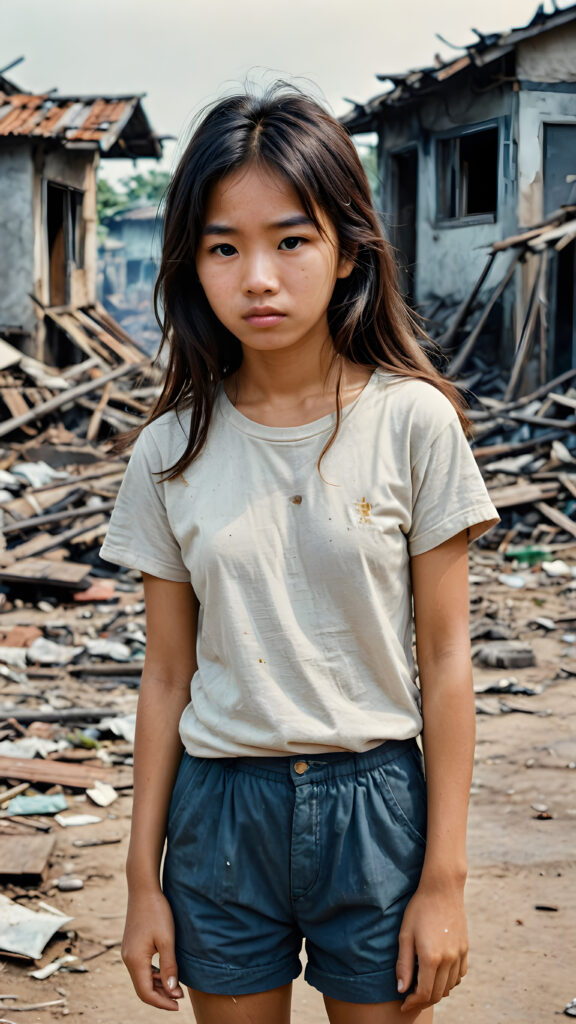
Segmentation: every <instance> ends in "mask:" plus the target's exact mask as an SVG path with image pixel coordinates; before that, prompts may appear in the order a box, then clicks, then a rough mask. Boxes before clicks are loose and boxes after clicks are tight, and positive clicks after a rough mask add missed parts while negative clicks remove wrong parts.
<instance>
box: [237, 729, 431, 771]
mask: <svg viewBox="0 0 576 1024" xmlns="http://www.w3.org/2000/svg"><path fill="white" fill-rule="evenodd" d="M414 749H416V750H417V749H418V747H417V743H416V740H415V738H411V739H407V740H386V741H385V742H384V743H380V744H379V745H378V746H377V747H372V748H371V749H370V750H364V751H362V752H361V753H357V752H355V751H346V750H343V751H327V752H326V753H321V754H289V755H280V756H279V757H226V758H218V763H219V764H220V765H221V766H222V767H223V768H224V769H229V770H231V771H240V772H247V773H249V774H251V775H259V776H260V777H262V778H264V777H267V778H270V777H276V778H277V777H278V776H285V777H288V778H289V777H292V779H295V776H296V779H295V781H296V780H297V779H298V777H300V778H301V779H302V780H303V781H304V776H307V779H306V781H308V779H309V778H310V775H313V776H315V777H317V776H318V774H321V775H323V776H324V777H332V778H333V777H335V776H338V775H354V774H355V773H356V772H358V771H366V770H370V769H371V768H378V767H379V766H380V765H383V764H386V762H387V761H393V760H394V759H395V758H397V757H400V756H401V755H402V754H406V753H408V752H409V751H410V750H414ZM314 769H315V770H314Z"/></svg>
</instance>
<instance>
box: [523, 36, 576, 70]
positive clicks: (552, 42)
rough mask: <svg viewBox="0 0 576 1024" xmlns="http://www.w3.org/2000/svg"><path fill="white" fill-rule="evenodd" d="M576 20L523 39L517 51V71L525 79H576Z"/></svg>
mask: <svg viewBox="0 0 576 1024" xmlns="http://www.w3.org/2000/svg"><path fill="white" fill-rule="evenodd" d="M575 54H576V24H574V23H573V24H571V25H563V26H562V27H561V28H556V29H552V30H551V31H550V32H545V33H543V35H541V36H536V37H535V38H533V39H526V40H525V42H523V43H520V44H519V46H518V49H517V51H516V75H517V77H518V78H519V79H520V80H521V81H528V82H576V60H575V59H574V56H575Z"/></svg>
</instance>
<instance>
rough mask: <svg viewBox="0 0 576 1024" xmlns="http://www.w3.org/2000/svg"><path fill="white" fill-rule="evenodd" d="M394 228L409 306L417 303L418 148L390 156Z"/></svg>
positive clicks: (393, 234) (392, 234)
mask: <svg viewBox="0 0 576 1024" xmlns="http://www.w3.org/2000/svg"><path fill="white" fill-rule="evenodd" d="M390 159H391V177H392V226H391V241H392V245H393V246H394V248H395V249H396V258H397V262H398V267H399V283H400V290H401V292H402V294H403V296H404V298H405V299H406V301H407V302H408V303H409V304H410V305H414V302H415V298H416V296H415V290H416V258H417V250H418V238H417V227H416V216H417V204H418V150H417V148H416V147H415V146H413V147H411V148H410V149H407V150H404V151H403V152H400V153H393V154H392V155H391V158H390Z"/></svg>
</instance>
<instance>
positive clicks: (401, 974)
mask: <svg viewBox="0 0 576 1024" xmlns="http://www.w3.org/2000/svg"><path fill="white" fill-rule="evenodd" d="M413 974H414V938H413V936H412V935H411V934H410V933H406V934H403V933H402V932H400V936H399V940H398V960H397V961H396V979H397V983H398V991H399V992H400V993H401V992H406V991H407V990H408V989H409V988H410V985H411V984H412V976H413Z"/></svg>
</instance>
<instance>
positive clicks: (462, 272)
mask: <svg viewBox="0 0 576 1024" xmlns="http://www.w3.org/2000/svg"><path fill="white" fill-rule="evenodd" d="M474 33H475V35H476V37H477V38H476V41H475V42H474V43H473V44H472V45H468V46H464V47H457V48H456V49H458V50H459V53H458V55H457V56H456V57H455V58H454V59H453V60H450V61H448V62H445V61H444V60H443V59H442V58H441V57H440V56H437V57H436V58H435V59H434V63H433V64H432V65H431V66H428V67H423V68H417V69H415V70H410V71H407V72H403V73H401V74H395V73H385V74H379V75H377V76H376V77H377V78H378V79H379V80H380V81H383V82H388V83H389V85H390V87H389V88H388V90H387V91H386V92H383V93H380V94H378V95H377V96H375V97H374V98H373V99H370V100H369V101H368V102H366V103H355V104H354V108H353V110H352V111H351V112H350V113H349V114H347V115H345V116H344V117H343V118H342V121H343V123H344V124H345V125H346V127H347V128H348V130H349V131H350V132H351V133H352V134H354V135H358V134H361V133H367V132H376V133H377V136H378V177H379V190H378V191H379V194H378V202H379V206H380V208H381V210H382V211H384V214H383V215H384V218H385V221H386V223H387V227H388V232H389V236H390V239H391V241H392V243H393V245H394V246H395V247H396V249H397V250H398V252H399V255H400V260H401V265H402V267H401V276H402V286H403V290H404V292H405V294H406V295H407V296H408V298H409V300H410V301H411V303H412V304H413V305H414V306H415V308H416V309H417V310H418V311H420V312H421V313H422V314H423V315H424V316H426V317H427V318H429V319H428V323H427V327H429V328H430V330H431V332H432V333H433V335H435V336H436V337H437V338H440V339H441V340H442V343H443V347H444V348H445V349H446V351H447V352H448V354H449V356H454V355H456V353H457V351H458V348H459V346H460V344H461V343H462V342H463V340H464V339H465V338H466V336H467V335H469V334H470V332H471V330H472V329H473V328H474V326H475V324H474V316H475V314H476V320H478V319H479V318H480V316H481V315H482V314H483V310H485V309H486V306H487V305H488V306H489V310H488V315H484V316H483V321H482V324H481V329H480V331H479V332H477V337H476V338H475V339H474V340H475V341H478V340H479V341H480V346H479V347H477V348H476V353H475V355H476V356H477V357H478V358H481V359H482V360H483V365H492V364H493V363H494V362H497V363H498V364H499V366H500V368H501V369H502V370H503V371H505V372H506V373H509V372H510V371H513V370H514V364H515V360H516V358H517V353H518V349H519V347H520V346H521V348H522V363H521V365H519V366H518V365H517V366H516V369H515V376H516V380H515V391H516V393H518V394H522V393H524V392H526V391H530V390H532V389H534V388H535V387H537V386H538V385H540V384H543V383H545V381H547V380H548V379H550V378H553V377H555V376H557V375H558V374H561V373H562V372H564V371H566V370H568V369H569V368H570V367H571V366H572V365H573V364H574V361H575V359H574V357H575V355H576V341H575V302H574V298H575V293H576V276H575V262H574V239H575V238H576V222H575V221H574V217H575V212H576V211H575V209H574V206H575V204H576V5H572V6H570V7H568V8H566V9H564V10H559V9H557V8H556V5H554V10H553V12H552V13H550V14H546V13H545V12H544V5H543V4H541V5H540V7H539V8H538V10H537V12H536V14H535V16H534V18H533V19H532V21H531V22H530V23H529V24H528V25H526V26H524V27H522V28H518V29H511V30H509V31H506V32H497V33H491V34H489V35H485V34H482V33H480V32H478V31H477V30H474ZM442 42H446V41H445V40H442ZM570 207H572V208H570ZM544 227H545V228H546V229H547V230H549V232H550V231H556V234H555V235H553V236H552V237H550V236H549V237H548V238H546V237H545V232H544V231H542V230H541V229H542V228H544ZM557 229H558V230H557ZM531 231H534V233H535V234H537V233H538V232H540V235H541V242H542V245H541V246H539V247H538V249H537V251H535V247H534V245H530V244H528V245H525V244H524V243H525V242H529V241H530V237H531V236H530V235H528V234H526V233H527V232H531ZM519 235H522V236H524V237H522V238H518V236H519ZM511 239H513V240H514V241H513V243H511V244H508V242H509V241H510V240H511ZM507 240H508V241H507ZM552 242H553V244H552ZM488 257H490V258H488ZM462 309H464V310H465V314H466V315H465V316H462V315H461V313H462ZM457 310H460V312H459V315H458V319H457V323H456V328H455V329H454V328H452V329H450V327H451V322H452V323H454V320H455V315H456V312H457ZM471 351H472V347H470V348H469V350H468V356H469V355H470V352H471ZM468 356H467V358H468ZM464 364H465V361H464V360H462V359H460V360H459V362H458V364H457V368H458V370H461V369H464V368H466V369H468V370H469V369H470V364H469V363H468V365H467V366H466V367H465V365H464Z"/></svg>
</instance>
